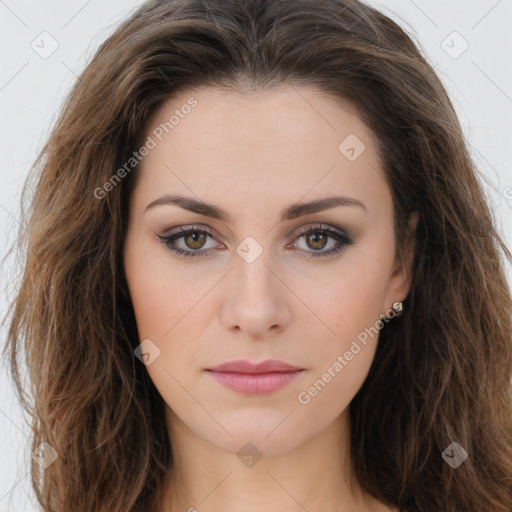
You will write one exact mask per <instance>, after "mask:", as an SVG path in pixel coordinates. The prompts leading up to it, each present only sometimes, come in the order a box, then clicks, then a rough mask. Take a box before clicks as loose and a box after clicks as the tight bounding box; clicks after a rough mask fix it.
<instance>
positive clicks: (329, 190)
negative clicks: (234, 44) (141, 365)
mask: <svg viewBox="0 0 512 512" xmlns="http://www.w3.org/2000/svg"><path fill="white" fill-rule="evenodd" d="M191 97H193V98H195V99H196V100H197V106H196V107H195V108H193V109H192V110H191V112H190V113H189V114H188V115H186V116H184V117H183V119H180V121H179V124H177V125H176V126H174V128H173V129H172V130H171V131H169V133H168V134H167V135H165V137H163V138H162V141H158V144H157V145H156V147H154V148H153V149H151V151H150V152H149V154H148V155H147V156H146V157H145V158H144V159H143V161H142V165H141V168H140V169H139V170H138V171H137V172H140V173H141V174H140V176H139V181H138V182H137V185H136V187H135V189H134V192H133V194H132V196H131V198H130V212H129V223H128V231H127V235H126V239H125V246H124V267H125V272H126V278H127V283H128V287H129V291H130V295H131V298H132V302H133V306H134V311H135V316H136V321H137V328H138V332H139V338H140V341H141V342H142V340H145V339H150V340H151V342H152V343H153V344H154V345H153V346H156V347H158V349H159V351H160V354H159V355H158V357H156V358H155V359H154V360H153V361H152V362H150V364H148V365H147V366H146V369H147V371H148V372H149V375H150V377H151V379H152V381H153V382H154V384H155V386H156V387H157V389H158V390H159V392H160V394H161V395H162V397H163V399H164V401H165V403H166V412H165V414H166V422H167V426H168V430H169V436H170V439H171V446H172V451H173V470H172V472H171V473H170V474H169V480H168V487H167V489H166V492H165V495H163V504H162V509H161V510H162V512H163V511H164V510H165V511H187V510H189V511H190V512H193V511H194V510H198V511H199V512H203V511H204V512H213V511H219V510H222V511H223V512H231V511H235V510H236V511H240V510H244V512H256V511H261V510H266V511H268V512H272V511H280V512H282V511H289V512H298V511H303V510H304V509H306V510H310V511H313V510H314V511H322V512H323V511H332V510H343V511H351V512H353V511H372V512H377V511H389V510H396V509H393V508H388V507H387V506H385V505H384V504H383V503H381V502H380V501H378V500H376V499H375V498H373V497H372V496H370V495H368V494H366V493H365V492H363V491H362V490H361V488H360V486H359V484H358V482H357V481H356V479H355V477H354V474H353V471H352V465H351V461H350V456H349V446H350V431H349V425H350V423H349V422H350V418H349V412H348V405H349V403H350V401H351V400H352V398H353V397H354V395H355V394H356V393H357V391H358V390H359V389H360V387H361V385H362V384H363V382H364V380H365V379H366V376H367V374H368V371H369V369H370V366H371V363H372V360H373V357H374V354H375V349H376V346H377V341H378V337H377V336H373V337H369V338H368V342H367V344H366V345H365V346H364V345H361V344H360V345H361V347H362V350H361V351H360V352H358V353H357V355H355V356H354V357H353V359H352V360H350V361H348V362H347V365H346V366H344V367H343V369H342V371H339V372H338V373H336V372H335V377H332V378H331V381H330V382H329V383H328V384H326V386H325V387H324V388H323V389H322V390H321V391H320V392H319V393H318V394H317V395H316V396H314V397H312V398H311V400H310V402H309V403H308V404H302V403H300V402H299V400H298V395H299V393H301V392H304V391H307V390H308V388H310V387H311V385H312V384H313V383H314V382H315V381H316V380H317V379H319V378H321V377H322V375H323V374H324V373H325V372H326V371H327V369H328V368H330V367H331V368H332V366H333V363H334V362H335V361H336V360H337V357H338V356H339V355H342V356H343V354H344V353H345V352H346V351H348V350H349V349H350V347H351V344H352V342H353V341H354V340H355V339H356V338H357V336H358V334H360V333H361V332H362V331H364V329H365V328H369V327H370V326H374V325H375V323H376V322H377V321H378V320H379V319H380V318H381V315H386V314H388V315H389V311H390V307H391V305H392V303H393V302H395V301H398V300H403V299H405V297H406V296H407V293H408V291H409V288H410V280H411V276H410V272H408V271H407V269H408V268H410V265H411V263H412V249H411V247H412V243H411V246H410V247H408V248H407V249H408V251H407V261H405V262H401V261H400V260H399V259H398V258H397V256H396V254H395V250H394V248H395V239H394V230H393V203H392V197H391V192H390V190H389V187H388V186H387V184H386V182H385V180H384V177H383V172H382V169H381V167H380V163H379V160H378V158H377V154H376V140H375V138H374V135H373V134H372V133H371V132H370V130H369V129H368V128H367V127H366V125H364V124H363V122H362V121H361V119H360V118H359V117H358V116H357V114H356V112H355V111H354V110H353V109H352V108H350V106H349V105H345V106H343V108H342V107H341V106H340V104H339V103H338V102H336V101H335V100H334V99H333V98H332V97H330V96H328V95H326V94H324V93H322V92H321V91H319V90H317V89H315V88H312V87H300V88H296V87H293V88H292V87H290V86H283V87H282V88H281V89H279V90H273V91H266V92H259V93H247V94H245V93H239V92H226V91H220V90H217V89H214V88H212V87H207V88H202V89H195V90H193V91H187V92H184V93H182V94H180V95H179V96H176V97H174V98H172V100H170V101H168V102H167V103H166V104H165V105H164V106H163V107H162V108H161V109H160V110H159V112H158V113H157V115H156V116H155V117H154V119H153V120H152V122H151V126H150V129H149V130H148V135H151V132H152V130H153V129H154V128H155V127H157V126H158V125H159V124H160V123H161V122H165V121H167V120H169V118H170V116H171V115H172V114H173V113H174V111H175V109H180V107H181V106H182V105H184V104H186V103H187V100H188V99H189V98H191ZM349 134H356V135H357V137H358V138H359V139H360V140H361V141H362V142H363V143H364V144H365V146H366V148H365V150H364V151H363V152H362V153H361V154H360V156H359V157H358V158H357V159H356V160H354V161H350V160H349V159H347V158H346V156H345V155H344V154H342V153H341V152H340V151H339V150H338V146H339V144H340V143H341V142H342V141H343V140H344V139H345V138H346V137H347V136H348V135H349ZM155 140H157V139H155ZM164 194H180V195H183V196H187V197H191V198H194V199H201V200H202V201H205V202H207V203H212V204H215V205H217V206H218V207H220V208H221V209H222V210H224V211H226V212H227V213H228V214H229V216H230V217H231V220H230V221H229V222H228V221H223V220H218V219H213V218H210V217H207V216H204V215H201V214H198V213H194V212H190V211H186V210H185V209H183V208H180V207H179V206H177V205H159V206H155V207H153V208H150V209H149V210H147V211H146V212H145V208H146V206H147V205H148V204H149V203H151V202H152V201H154V200H155V199H157V198H160V197H161V196H163V195H164ZM331 196H346V197H350V198H354V199H357V200H359V201H361V202H362V203H364V205H365V208H366V210H365V209H363V208H361V207H357V206H337V207H334V208H330V209H327V210H324V211H322V212H317V213H311V214H308V215H306V216H302V217H299V218H296V219H292V220H286V221H280V220H279V217H280V212H281V210H282V209H284V208H285V207H287V206H289V205H290V204H292V203H295V202H299V201H300V202H309V201H312V200H316V199H322V198H326V197H331ZM318 223H322V224H324V225H327V226H330V227H334V228H335V229H336V228H337V229H338V230H341V231H344V232H346V233H347V234H348V235H349V236H350V238H351V239H352V241H353V243H352V244H349V245H345V246H344V248H343V250H342V251H341V252H339V253H336V254H334V255H329V256H326V257H311V256H310V257H308V255H310V254H312V253H314V252H324V253H326V252H328V251H329V250H330V249H331V248H332V247H336V246H337V245H338V242H337V241H336V240H335V239H333V238H331V237H329V238H328V239H327V240H326V245H325V246H323V245H322V243H320V242H318V241H316V240H315V239H314V238H313V237H311V235H310V236H302V237H299V236H297V235H298V232H299V230H300V229H301V228H307V227H310V226H314V225H315V224H318ZM416 223H417V217H411V219H410V229H411V230H413V229H414V228H415V225H416ZM198 224H199V226H198ZM180 226H182V227H187V228H188V227H198V228H205V227H207V228H210V230H211V231H212V232H213V234H214V237H210V236H209V235H206V238H204V239H200V240H199V242H198V241H197V240H194V239H193V238H192V237H191V236H190V235H189V236H185V237H182V238H181V239H180V240H178V241H177V242H176V243H177V244H178V246H179V247H181V248H182V249H187V250H189V251H193V250H196V251H201V250H206V251H208V253H209V254H207V255H205V256H198V257H195V258H188V259H185V258H183V257H182V256H179V255H176V254H175V253H173V252H172V251H171V250H170V249H169V248H168V247H166V246H165V244H164V243H162V241H161V240H160V239H159V237H158V236H157V235H162V234H165V233H166V232H169V231H170V230H171V229H174V228H177V227H180ZM248 236H250V237H252V238H253V239H254V240H255V241H256V242H257V243H258V244H259V246H260V247H261V249H262V253H261V254H260V255H259V256H258V257H257V258H256V259H255V260H254V261H253V262H251V263H248V262H247V261H246V260H244V259H243V258H242V257H241V256H240V255H239V254H238V253H237V252H236V249H237V247H238V246H239V245H240V244H241V242H242V241H244V239H245V238H246V237H248ZM292 242H293V243H292ZM294 244H295V245H294ZM267 358H276V359H280V360H283V361H285V362H288V363H289V364H292V365H295V366H299V367H301V368H304V369H305V371H303V372H302V374H301V375H300V376H299V377H298V378H296V379H295V380H294V381H293V382H291V383H289V384H288V385H287V386H285V387H284V388H281V389H279V390H278V391H274V392H272V393H269V394H264V395H259V396H254V395H251V396H247V395H243V394H240V393H238V392H235V391H233V390H231V389H228V388H226V387H224V386H223V385H221V384H220V383H218V382H217V381H215V380H214V379H213V378H212V377H211V375H210V374H209V373H208V372H207V371H205V369H206V368H209V367H210V368H211V367H212V366H215V365H218V364H220V363H223V362H225V361H229V360H233V359H248V360H250V361H254V362H259V361H262V360H265V359H267ZM247 442H250V443H252V444H253V445H254V446H255V447H256V448H255V449H254V452H255V453H256V452H257V454H259V455H261V459H260V460H259V461H258V462H257V463H256V464H254V465H252V467H249V466H248V465H246V464H244V463H242V461H241V460H240V459H239V457H237V453H238V452H239V450H240V449H241V448H242V446H244V445H245V444H246V443H247ZM255 453H253V455H254V454H255Z"/></svg>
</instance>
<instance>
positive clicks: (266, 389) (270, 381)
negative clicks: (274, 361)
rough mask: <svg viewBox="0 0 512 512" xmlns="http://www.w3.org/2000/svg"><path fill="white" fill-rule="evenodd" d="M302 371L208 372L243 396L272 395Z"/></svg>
mask: <svg viewBox="0 0 512 512" xmlns="http://www.w3.org/2000/svg"><path fill="white" fill-rule="evenodd" d="M302 372H303V370H297V371H295V372H272V373H235V372H215V371H210V372H209V373H211V375H212V377H213V378H214V379H216V380H217V381H218V382H220V383H221V384H223V385H224V386H226V387H228V388H230V389H232V390H234V391H238V392H239V393H243V394H245V395H261V394H264V393H272V392H273V391H277V390H278V389H281V388H282V387H284V386H286V385H287V384H289V383H290V382H291V381H292V380H294V379H296V378H297V377H298V376H299V375H300V374H301V373H302Z"/></svg>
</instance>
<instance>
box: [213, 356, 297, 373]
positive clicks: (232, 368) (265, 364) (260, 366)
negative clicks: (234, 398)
mask: <svg viewBox="0 0 512 512" xmlns="http://www.w3.org/2000/svg"><path fill="white" fill-rule="evenodd" d="M207 370H210V371H214V372H233V373H271V372H295V371H298V370H303V368H299V367H297V366H293V365H291V364H288V363H285V362H284V361H280V360H279V359H266V360H265V361H261V362H260V363H253V362H251V361H247V360H246V359H237V360H234V361H227V362H225V363H222V364H220V365H218V366H214V367H213V368H207Z"/></svg>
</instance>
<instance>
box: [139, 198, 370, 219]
mask: <svg viewBox="0 0 512 512" xmlns="http://www.w3.org/2000/svg"><path fill="white" fill-rule="evenodd" d="M161 205H176V206H179V207H181V208H183V209H185V210H188V211H191V212H194V213H199V214H200V215H204V216H206V217H212V218H214V219H218V220H222V221H225V222H231V217H230V216H229V215H228V214H227V213H226V212H225V211H223V210H222V209H221V208H219V207H218V206H215V205H213V204H208V203H205V202H203V201H200V200H197V199H193V198H191V197H185V196H179V195H165V196H162V197H159V198H158V199H155V200H154V201H153V202H151V203H149V204H148V205H147V206H146V209H145V210H144V212H147V211H148V210H150V209H152V208H154V207H156V206H161ZM336 206H358V207H359V208H362V209H363V210H364V211H365V212H366V211H367V210H366V206H365V205H364V204H363V203H362V202H361V201H358V200H357V199H353V198H351V197H342V196H335V197H327V198H325V199H317V200H315V201H310V202H308V203H294V204H292V205H290V206H288V207H287V208H285V209H284V210H282V211H281V219H280V220H281V221H285V220H293V219H296V218H298V217H302V216H303V215H308V214H311V213H317V212H320V211H323V210H328V209H330V208H335V207H336Z"/></svg>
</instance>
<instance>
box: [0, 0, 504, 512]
mask: <svg viewBox="0 0 512 512" xmlns="http://www.w3.org/2000/svg"><path fill="white" fill-rule="evenodd" d="M36 164H37V165H35V166H34V172H37V173H40V174H38V175H37V187H36V189H35V193H34V196H33V198H31V199H30V201H31V203H30V211H29V212H28V219H27V229H26V232H24V233H21V234H20V249H22V250H23V251H25V254H26V261H25V263H24V264H25V269H24V270H25V272H24V276H23V281H22V283H21V287H20V289H19V292H18V294H17V296H16V298H15V300H14V301H13V304H12V318H11V319H10V325H9V327H10V328H9V333H8V334H9V337H8V344H7V345H6V349H5V354H6V355H7V354H9V355H10V360H9V361H10V364H11V368H12V373H13V377H14V382H15V385H16V387H17V389H18V392H19V396H20V400H22V402H23V403H24V404H25V406H26V407H27V408H29V410H30V404H29V403H28V401H27V399H26V398H25V396H24V394H23V387H22V384H21V382H20V378H19V369H18V368H19V366H18V361H19V357H20V356H21V353H22V350H23V351H25V352H26V355H27V357H28V359H27V361H28V363H29V376H30V379H31V386H32V387H31V390H32V392H33V393H34V405H33V433H34V437H33V449H34V451H35V452H36V453H37V455H38V457H35V460H34V462H33V464H32V468H31V470H32V479H33V485H34V488H35V491H36V494H37V497H38V500H39V502H40V503H41V505H42V506H43V507H44V510H47V511H52V512H60V511H69V510H74V511H91V510H94V511H95V512H99V511H105V512H106V511H108V512H112V511H128V510H129V511H148V510H155V511H158V512H164V511H172V512H174V511H179V510H189V511H194V510H197V511H200V512H202V511H214V510H223V511H227V512H230V511H231V510H235V509H236V510H244V511H248V512H254V511H259V510H268V511H273V510H289V511H295V510H309V511H327V510H329V511H331V510H347V511H348V510H350V511H358V512H363V511H365V512H369V511H372V512H381V511H398V510H400V511H408V512H412V511H422V512H425V511H428V512H430V511H447V512H448V511H457V512H461V511H475V510H478V511H479V512H490V511H493V512H498V511H500V512H505V511H510V510H512V492H511V489H512V433H511V426H512V406H511V402H510V396H511V395H510V392H511V389H510V386H511V377H512V347H511V333H512V325H511V311H512V301H511V295H510V290H509V288H508V286H507V282H506V278H505V274H504V270H503V266H502V265H503V262H502V261H501V252H503V253H504V255H505V256H506V257H507V258H509V259H510V256H511V255H510V252H509V251H508V249H507V247H506V246H505V244H504V243H503V241H502V239H501V238H500V235H499V233H498V231H497V229H496V228H495V225H494V223H493V219H492V216H491V214H490V211H489V207H488V205H487V204H486V202H485V199H484V194H483V191H482V189H481V186H480V184H479V182H478V180H477V178H476V170H475V168H474V166H473V163H472V161H471V160H470V157H469V154H468V150H467V147H466V145H465V142H464V138H463V135H462V132H461V128H460V125H459V122H458V120H457V117H456V114H455V111H454V109H453V107H452V104H451V102H450V100H449V98H448V96H447V94H446V91H445V89H444V88H443V86H442V84H441V82H440V80H439V79H438V77H437V76H436V74H435V73H434V71H433V69H432V68H431V67H430V66H429V65H428V64H427V63H426V61H425V59H424V58H423V56H422V55H421V54H420V53H419V51H418V49H417V48H416V47H415V45H414V44H413V42H412V41H411V39H410V38H409V37H408V36H407V35H406V34H405V33H404V31H403V30H402V29H401V28H399V27H398V26H397V25H396V24H395V23H394V22H393V21H391V20H390V19H389V18H387V17H385V16H384V15H382V14H381V13H379V12H378V11H376V10H375V9H372V8H370V7H368V6H366V5H365V4H363V3H360V2H358V1H355V0H352V1H344V0H330V1H328V2H315V1H312V0H298V1H294V2H291V1H285V0H273V1H264V0H255V1H243V0H239V1H233V2H225V1H222V2H221V1H220V0H215V1H205V2H203V1H199V0H175V1H150V2H148V3H146V4H144V5H143V6H142V7H141V8H140V9H139V10H138V11H137V12H136V13H135V14H134V15H133V16H132V17H131V18H130V19H128V20H127V21H125V22H124V23H123V24H122V25H121V26H120V27H119V28H118V29H117V30H116V31H115V33H114V34H113V35H112V36H111V37H109V39H108V40H107V41H106V42H105V43H104V44H103V45H102V46H101V48H100V49H99V50H98V52H97V53H96V55H95V57H94V58H93V60H92V62H91V63H90V64H89V66H88V67H87V68H86V70H85V71H84V72H83V73H82V75H81V76H80V77H79V79H78V81H77V83H76V85H75V87H74V88H73V90H72V92H71V94H70V96H69V98H68V100H67V102H66V104H65V107H64V109H63V112H62V114H61V116H60V118H59V120H58V122H57V124H56V126H55V128H54V131H53V133H52V135H51V137H50V139H49V140H48V142H47V144H46V146H45V147H44V149H43V151H42V153H41V155H40V157H39V158H38V161H37V163H36Z"/></svg>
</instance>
